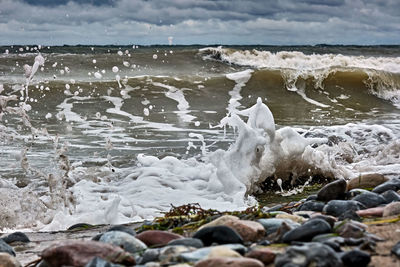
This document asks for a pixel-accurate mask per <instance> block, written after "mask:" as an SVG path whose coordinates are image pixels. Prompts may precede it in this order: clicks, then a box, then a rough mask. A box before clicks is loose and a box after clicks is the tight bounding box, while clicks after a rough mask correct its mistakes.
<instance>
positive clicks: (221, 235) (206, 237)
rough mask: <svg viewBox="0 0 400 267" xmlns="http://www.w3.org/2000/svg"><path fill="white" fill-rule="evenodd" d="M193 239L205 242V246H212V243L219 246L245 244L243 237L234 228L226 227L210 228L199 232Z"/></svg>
mask: <svg viewBox="0 0 400 267" xmlns="http://www.w3.org/2000/svg"><path fill="white" fill-rule="evenodd" d="M193 238H198V239H200V240H201V241H203V244H204V245H205V246H210V245H211V244H212V243H217V244H235V243H239V244H242V243H243V239H242V237H241V236H240V235H239V234H238V233H237V232H236V231H235V230H233V229H232V228H230V227H228V226H224V225H218V226H210V227H205V228H203V229H200V230H198V231H197V232H196V233H195V234H194V235H193Z"/></svg>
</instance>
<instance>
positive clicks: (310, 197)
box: [306, 195, 317, 201]
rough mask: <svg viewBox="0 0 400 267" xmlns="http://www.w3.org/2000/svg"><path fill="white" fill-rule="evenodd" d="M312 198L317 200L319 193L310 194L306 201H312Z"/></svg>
mask: <svg viewBox="0 0 400 267" xmlns="http://www.w3.org/2000/svg"><path fill="white" fill-rule="evenodd" d="M311 200H317V195H309V196H308V197H307V198H306V201H311Z"/></svg>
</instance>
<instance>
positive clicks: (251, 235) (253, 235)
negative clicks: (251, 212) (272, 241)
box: [225, 220, 265, 242]
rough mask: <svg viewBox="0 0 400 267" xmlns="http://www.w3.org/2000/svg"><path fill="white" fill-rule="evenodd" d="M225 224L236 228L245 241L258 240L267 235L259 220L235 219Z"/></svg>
mask: <svg viewBox="0 0 400 267" xmlns="http://www.w3.org/2000/svg"><path fill="white" fill-rule="evenodd" d="M225 225H226V226H228V227H231V228H232V229H234V230H236V232H237V233H238V234H239V235H240V236H241V237H242V239H243V241H244V242H256V241H258V240H260V239H262V238H263V237H264V236H265V229H264V227H263V226H262V225H261V224H260V223H258V222H254V221H248V220H235V221H230V222H227V223H225Z"/></svg>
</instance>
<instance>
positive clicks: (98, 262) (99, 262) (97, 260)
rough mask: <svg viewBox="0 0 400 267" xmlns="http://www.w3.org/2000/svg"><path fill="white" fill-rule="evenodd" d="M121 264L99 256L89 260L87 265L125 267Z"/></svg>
mask: <svg viewBox="0 0 400 267" xmlns="http://www.w3.org/2000/svg"><path fill="white" fill-rule="evenodd" d="M123 266H124V265H121V264H114V263H111V262H108V261H106V260H103V259H102V258H99V257H94V258H93V259H92V260H91V261H90V262H88V263H87V264H86V265H85V267H123Z"/></svg>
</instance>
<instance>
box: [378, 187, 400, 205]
mask: <svg viewBox="0 0 400 267" xmlns="http://www.w3.org/2000/svg"><path fill="white" fill-rule="evenodd" d="M381 196H382V197H383V198H384V199H385V200H386V203H388V204H389V203H391V202H396V201H400V195H399V194H397V192H395V191H393V190H388V191H386V192H383V193H382V194H381Z"/></svg>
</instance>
